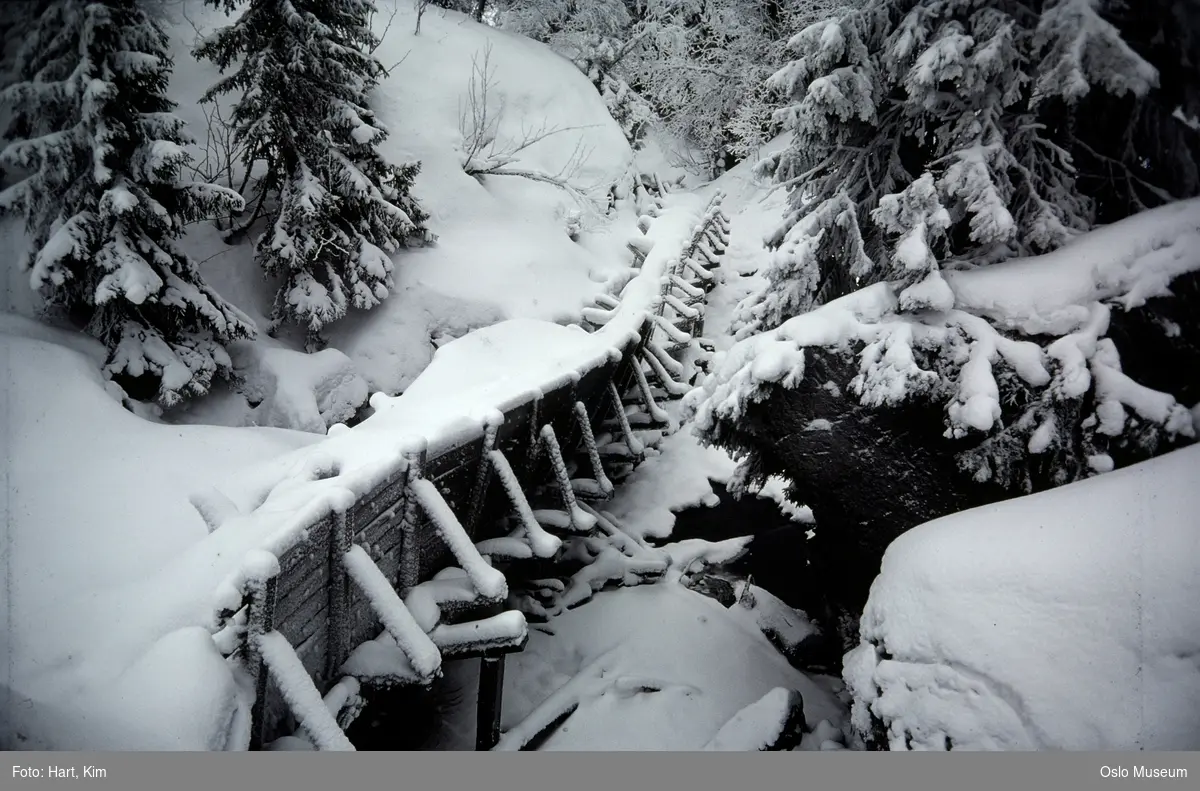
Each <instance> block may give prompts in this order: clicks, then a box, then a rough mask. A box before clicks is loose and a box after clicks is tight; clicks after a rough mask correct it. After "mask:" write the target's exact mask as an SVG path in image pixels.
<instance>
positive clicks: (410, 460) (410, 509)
mask: <svg viewBox="0 0 1200 791" xmlns="http://www.w3.org/2000/svg"><path fill="white" fill-rule="evenodd" d="M426 452H427V451H426V447H425V444H424V443H421V445H420V446H419V447H416V448H412V449H408V450H405V451H404V461H405V462H406V463H407V467H406V469H405V471H404V475H405V482H406V483H405V487H404V517H403V518H402V519H401V520H400V536H401V538H400V573H399V580H397V587H398V588H399V589H400V597H401V598H404V597H405V596H407V595H408V593H409V591H411V590H412V589H413V588H415V587H416V586H417V583H418V582H420V578H421V548H420V547H419V546H418V545H417V521H418V519H419V514H418V513H417V511H418V508H419V506H418V504H417V498H416V497H414V496H413V495H412V492H411V491H410V489H411V488H412V485H413V484H414V483H416V482H417V481H418V480H420V479H421V476H422V474H423V470H424V469H425V457H426Z"/></svg>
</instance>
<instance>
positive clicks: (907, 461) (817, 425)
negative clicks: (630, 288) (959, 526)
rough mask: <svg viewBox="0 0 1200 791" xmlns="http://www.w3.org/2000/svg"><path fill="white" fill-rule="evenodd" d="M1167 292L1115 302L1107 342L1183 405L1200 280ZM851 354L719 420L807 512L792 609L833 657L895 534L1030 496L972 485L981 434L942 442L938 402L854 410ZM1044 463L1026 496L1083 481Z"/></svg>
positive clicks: (825, 359)
mask: <svg viewBox="0 0 1200 791" xmlns="http://www.w3.org/2000/svg"><path fill="white" fill-rule="evenodd" d="M1172 289H1173V291H1174V292H1175V294H1176V296H1175V297H1174V298H1169V299H1156V300H1151V301H1150V302H1149V303H1148V304H1147V305H1146V306H1144V307H1143V308H1139V309H1135V310H1132V311H1129V312H1126V311H1123V310H1121V309H1120V308H1117V307H1114V309H1113V311H1112V320H1111V326H1110V330H1109V333H1108V336H1109V337H1110V338H1111V339H1112V340H1113V343H1114V344H1115V345H1116V346H1117V348H1118V350H1119V351H1120V353H1121V361H1122V366H1123V368H1124V370H1125V372H1126V373H1127V374H1128V375H1130V376H1131V377H1132V378H1133V379H1134V380H1136V381H1138V382H1140V383H1142V384H1144V385H1146V386H1147V387H1151V388H1153V389H1156V390H1160V391H1162V392H1166V393H1170V394H1171V395H1173V396H1175V397H1176V399H1177V400H1178V401H1179V402H1180V403H1183V404H1186V405H1189V406H1190V405H1191V404H1194V403H1196V402H1197V401H1200V315H1197V311H1196V310H1195V306H1196V305H1197V304H1200V276H1185V277H1181V278H1178V279H1177V280H1176V281H1175V282H1174V283H1173V284H1172ZM1180 297H1183V298H1182V299H1181V298H1180ZM860 351H861V345H859V346H855V347H852V348H849V349H822V348H810V349H807V350H806V351H805V375H804V380H803V382H802V383H801V384H800V386H799V387H798V388H796V389H793V390H789V389H785V388H783V387H774V388H773V389H772V390H771V391H770V392H769V393H768V397H767V398H766V399H765V400H763V401H761V402H758V403H754V404H751V405H750V406H749V407H748V409H747V411H746V414H745V416H744V418H743V419H742V420H740V421H738V422H737V424H736V425H733V424H729V423H727V424H723V425H722V433H723V434H724V436H725V438H726V440H728V442H729V444H730V445H733V446H741V449H743V450H746V449H749V450H751V451H752V453H753V454H754V455H755V456H756V457H757V459H758V461H759V463H760V465H761V468H762V471H763V472H765V473H766V474H780V475H783V476H785V477H786V478H788V479H789V480H791V481H792V488H791V490H790V492H789V497H790V498H791V499H792V500H793V501H794V502H796V503H803V504H805V505H807V506H809V507H810V508H811V509H812V511H813V515H814V517H815V518H816V523H817V524H816V535H815V536H814V538H813V539H812V540H810V541H807V542H806V549H807V552H808V556H809V557H808V560H809V565H808V566H807V567H805V565H804V560H803V558H796V559H795V561H796V564H795V565H794V566H793V567H792V568H793V569H794V572H793V573H794V574H796V575H797V576H798V577H805V578H806V579H805V580H804V582H803V584H802V587H803V589H804V591H805V594H806V595H805V596H803V598H804V599H806V600H805V601H803V602H800V601H796V602H795V603H794V606H798V607H800V608H802V609H804V610H805V611H806V612H808V614H809V616H810V617H811V618H812V619H813V620H814V621H816V622H817V624H818V625H819V626H820V627H821V628H822V630H823V631H825V633H826V634H827V635H830V636H835V635H836V636H837V637H840V638H841V639H840V640H839V639H837V637H835V638H834V639H833V640H832V641H831V643H833V645H830V646H829V649H830V650H831V651H835V652H837V653H838V655H839V656H840V653H841V652H842V651H843V650H845V649H848V648H850V647H853V645H855V644H857V627H858V619H859V617H860V615H861V612H862V609H863V606H864V605H865V604H866V600H867V596H868V594H869V591H870V587H871V583H872V582H873V581H874V579H875V576H876V575H877V574H878V573H879V568H880V561H881V560H882V557H883V553H884V550H885V549H886V548H887V546H888V545H889V544H890V543H891V542H892V541H893V540H894V539H895V538H896V537H898V536H899V535H900V534H902V533H904V532H905V531H907V530H909V529H910V528H913V527H915V526H917V525H919V524H922V523H924V522H927V521H930V520H933V519H937V518H939V517H942V516H946V515H949V514H952V513H956V512H959V511H963V510H967V509H970V508H975V507H978V506H982V505H987V504H989V503H993V502H997V501H999V500H1004V499H1008V498H1010V497H1016V496H1020V495H1022V494H1026V493H1027V492H1026V491H1024V490H1021V489H1018V488H1016V487H1015V486H1014V487H1012V488H1006V487H1005V486H1004V485H1001V484H1000V483H999V482H997V481H995V480H993V481H990V482H986V483H980V482H977V481H976V480H973V479H972V476H971V473H969V472H965V471H964V470H963V469H962V468H961V467H960V464H959V459H960V458H961V456H962V454H964V452H966V451H970V450H972V449H975V448H978V447H979V446H980V444H981V443H982V441H983V440H984V437H983V436H974V437H966V438H963V439H958V440H952V439H947V438H946V437H945V436H944V435H943V432H944V431H945V411H944V404H945V402H946V398H944V397H942V396H941V395H936V394H935V395H934V396H933V397H924V398H916V399H910V400H909V401H907V402H905V403H904V404H902V405H900V406H894V407H866V406H863V405H862V404H860V403H859V401H858V398H857V397H856V396H855V394H854V393H853V392H850V390H849V383H850V381H851V380H852V379H853V378H854V376H855V375H856V374H857V373H858V365H859V358H858V353H859V352H860ZM919 362H920V364H921V366H922V367H924V368H933V367H935V366H936V361H935V360H919ZM1002 388H1003V385H1002ZM1002 393H1003V390H1002ZM1089 398H1090V396H1089ZM1002 400H1004V399H1003V398H1002ZM1022 408H1023V405H1022V403H1020V399H1013V400H1012V402H1011V403H1006V405H1005V407H1004V417H1003V421H1004V423H1006V424H1009V423H1012V422H1013V421H1015V420H1016V418H1017V417H1018V416H1019V414H1020V410H1021V409H1022ZM1093 410H1094V405H1093V404H1092V403H1091V402H1090V401H1085V402H1083V403H1081V404H1079V406H1078V408H1077V409H1076V412H1077V414H1078V416H1079V419H1081V420H1082V418H1083V417H1084V416H1085V415H1087V414H1090V413H1091V412H1092V411H1093ZM1076 434H1077V435H1078V429H1077V430H1076ZM1186 441H1187V440H1180V441H1179V443H1171V442H1168V441H1165V440H1161V441H1160V440H1158V439H1155V440H1153V441H1151V442H1149V443H1147V444H1145V445H1144V446H1143V445H1139V444H1138V443H1135V442H1125V441H1122V442H1120V443H1114V445H1113V447H1112V448H1110V452H1111V455H1112V456H1113V459H1114V461H1115V462H1116V464H1117V466H1118V467H1121V466H1127V465H1129V464H1132V463H1136V462H1138V461H1143V460H1145V459H1146V458H1148V457H1149V456H1151V455H1156V454H1158V453H1162V452H1165V451H1167V450H1170V449H1172V448H1173V447H1177V446H1178V444H1181V443H1182V442H1186ZM735 449H736V448H735ZM1051 462H1052V460H1051V459H1050V458H1049V457H1046V458H1042V457H1038V458H1033V459H1030V461H1029V468H1030V469H1029V471H1030V475H1029V478H1028V480H1029V484H1030V485H1031V487H1032V490H1033V491H1040V490H1043V489H1047V488H1051V487H1052V486H1054V485H1056V484H1059V483H1062V482H1069V481H1070V480H1073V479H1075V478H1076V477H1078V476H1080V475H1082V472H1081V471H1080V470H1079V469H1072V470H1071V471H1070V477H1069V478H1068V480H1067V481H1061V480H1058V479H1055V478H1054V477H1053V473H1054V472H1056V471H1057V472H1058V473H1059V474H1061V472H1062V470H1061V469H1058V470H1055V469H1052V468H1053V467H1055V466H1056V465H1054V464H1052V463H1051ZM1080 466H1081V465H1080ZM796 582H797V583H798V582H799V580H797V581H796ZM794 584H796V583H794ZM813 599H816V601H814V600H813ZM831 658H832V657H831Z"/></svg>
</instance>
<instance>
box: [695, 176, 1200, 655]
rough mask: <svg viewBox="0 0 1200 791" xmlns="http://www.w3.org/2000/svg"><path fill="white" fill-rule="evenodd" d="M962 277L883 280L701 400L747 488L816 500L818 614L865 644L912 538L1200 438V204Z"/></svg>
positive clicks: (783, 335)
mask: <svg viewBox="0 0 1200 791" xmlns="http://www.w3.org/2000/svg"><path fill="white" fill-rule="evenodd" d="M945 281H946V284H947V287H948V288H949V289H950V291H951V292H952V295H953V297H954V302H953V307H951V308H950V309H948V310H944V311H922V312H906V311H904V310H903V309H902V304H903V299H901V295H900V294H898V293H897V292H896V289H894V288H893V286H892V285H891V284H890V283H886V282H885V283H877V284H875V285H871V286H868V287H866V288H864V289H862V290H860V291H857V292H854V293H852V294H850V295H848V296H846V297H843V298H842V299H838V300H835V301H833V302H830V303H828V304H827V305H824V306H822V307H820V308H818V309H816V310H813V311H811V312H809V313H807V314H804V315H801V316H798V317H796V318H794V319H792V320H790V321H788V322H785V323H784V324H783V325H782V326H780V327H779V328H778V329H776V330H773V331H771V332H765V333H761V334H759V335H755V336H752V337H750V338H747V339H745V340H743V341H741V342H740V343H738V344H736V345H734V346H733V347H732V348H731V349H730V350H728V351H727V352H726V353H724V354H723V355H718V356H717V358H715V359H714V365H713V375H712V376H710V377H709V378H708V379H707V380H706V381H705V382H704V384H703V387H702V388H701V389H700V390H698V391H696V392H694V393H693V394H692V395H691V396H689V400H690V402H691V405H692V406H693V407H694V409H695V412H696V423H697V427H698V430H699V432H700V433H701V436H702V437H703V438H704V439H705V440H706V441H709V442H712V443H714V444H717V445H719V446H721V447H724V448H725V449H727V450H730V451H733V452H735V453H736V454H738V455H740V456H742V457H743V458H744V461H743V462H742V466H741V468H740V469H739V472H738V474H737V475H735V480H734V482H733V483H734V485H743V484H752V485H754V484H757V483H761V482H762V480H763V479H764V478H765V477H766V476H770V475H780V476H783V477H785V478H788V479H789V480H790V481H791V482H792V485H791V487H790V489H789V492H788V496H789V498H790V499H791V500H792V501H794V502H797V503H804V504H806V505H808V506H810V507H811V509H812V513H813V515H814V517H815V519H816V523H817V528H816V534H815V536H814V538H813V540H812V541H810V542H808V546H809V550H810V553H811V558H812V565H811V566H810V567H809V568H810V569H816V570H818V571H819V573H821V574H822V575H823V576H822V578H821V579H820V580H818V581H817V582H818V583H819V584H818V587H819V589H821V590H822V591H823V592H824V594H825V596H826V599H827V601H826V603H825V606H823V607H810V606H809V605H807V604H806V609H808V610H809V611H810V612H811V613H812V614H813V615H814V616H816V617H818V619H819V620H821V622H822V623H821V625H822V626H823V627H827V628H826V629H825V631H826V633H827V634H835V633H841V634H842V635H843V637H844V638H845V640H846V643H847V645H846V647H847V648H849V647H850V646H851V645H853V644H854V643H855V642H856V641H857V638H856V637H855V636H854V624H856V623H857V620H858V614H859V612H861V609H860V608H861V606H862V605H863V603H864V602H865V600H866V596H867V591H868V589H869V586H870V583H871V581H872V579H873V578H874V576H875V574H876V573H877V572H878V569H879V561H880V559H881V557H882V555H883V551H884V549H885V548H886V547H887V545H888V544H889V543H890V542H891V541H892V540H893V539H895V538H896V537H897V536H899V535H900V534H901V533H903V532H904V531H905V530H908V529H910V528H912V527H914V526H915V525H917V524H920V523H922V522H925V521H928V520H930V519H934V518H938V517H941V516H945V515H947V514H951V513H955V512H958V511H962V510H965V509H968V508H972V507H976V506H980V505H984V504H987V503H991V502H995V501H997V500H1001V499H1006V498H1008V497H1013V496H1018V495H1022V494H1027V493H1030V492H1034V491H1042V490H1045V489H1050V488H1053V487H1055V486H1060V485H1063V484H1065V483H1069V482H1071V481H1075V480H1079V479H1082V478H1086V477H1089V476H1092V475H1096V474H1099V473H1103V472H1107V471H1108V470H1111V469H1114V468H1119V467H1124V466H1128V465H1130V464H1134V463H1137V462H1140V461H1144V460H1145V459H1147V458H1150V457H1152V456H1154V455H1155V454H1158V453H1162V452H1164V451H1166V450H1169V449H1171V448H1173V447H1179V446H1182V445H1184V444H1187V443H1189V442H1191V441H1193V440H1194V438H1195V436H1196V434H1197V428H1196V426H1195V423H1194V420H1193V417H1192V414H1191V412H1190V410H1189V407H1191V405H1192V404H1194V403H1195V402H1196V400H1200V311H1198V310H1197V307H1198V305H1200V287H1198V284H1200V200H1191V201H1181V202H1178V203H1175V204H1170V205H1168V206H1164V207H1161V208H1159V209H1155V210H1152V211H1148V212H1145V213H1143V214H1141V215H1137V216H1135V217H1132V218H1129V219H1127V220H1124V221H1122V222H1119V223H1114V224H1113V225H1110V226H1106V227H1104V228H1101V229H1098V230H1096V231H1093V232H1091V233H1089V234H1086V235H1084V236H1081V237H1079V238H1078V239H1076V240H1075V241H1073V242H1071V243H1069V244H1067V245H1065V246H1064V247H1062V248H1060V249H1059V250H1058V251H1056V252H1053V253H1050V254H1047V255H1042V256H1037V257H1033V258H1025V259H1016V260H1013V261H1009V262H1005V263H1000V264H994V265H992V266H989V267H985V268H980V269H975V270H964V271H956V272H948V273H947V274H946V276H945ZM781 438H782V439H781Z"/></svg>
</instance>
